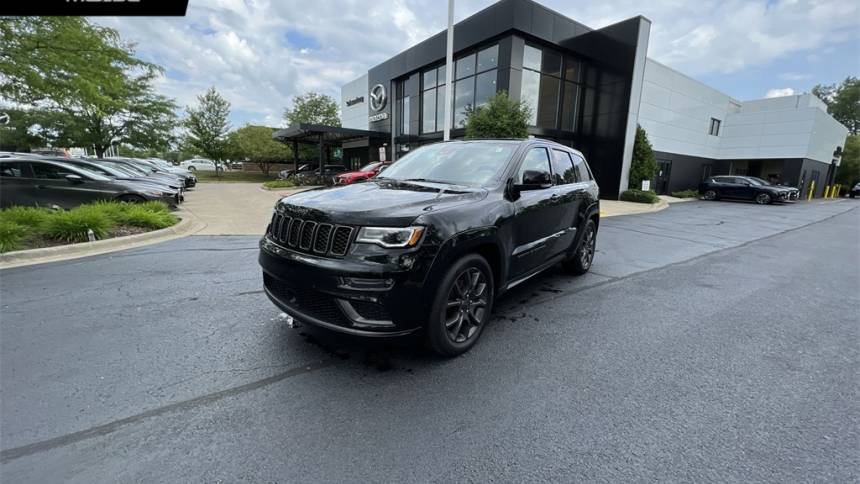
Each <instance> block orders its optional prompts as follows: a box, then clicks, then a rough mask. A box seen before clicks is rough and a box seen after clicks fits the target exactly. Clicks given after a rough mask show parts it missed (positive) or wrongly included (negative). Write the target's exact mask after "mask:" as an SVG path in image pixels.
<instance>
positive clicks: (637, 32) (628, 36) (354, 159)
mask: <svg viewBox="0 0 860 484" xmlns="http://www.w3.org/2000/svg"><path fill="white" fill-rule="evenodd" d="M650 27H651V22H650V21H649V20H648V19H646V18H644V17H641V16H640V17H634V18H631V19H628V20H625V21H622V22H619V23H617V24H614V25H610V26H608V27H604V28H602V29H592V28H590V27H587V26H585V25H583V24H581V23H578V22H576V21H575V20H572V19H570V18H567V17H565V16H563V15H561V14H559V13H557V12H554V11H552V10H550V9H548V8H546V7H544V6H542V5H540V4H538V3H535V2H533V1H530V0H502V1H500V2H498V3H495V4H493V5H492V6H490V7H488V8H486V9H484V10H482V11H480V12H478V13H476V14H474V15H472V16H471V17H469V18H467V19H465V20H462V21H461V22H459V23H457V24H456V25H455V27H454V46H453V50H454V63H453V70H454V72H452V80H453V96H452V97H453V129H452V132H451V136H452V138H458V137H462V136H463V135H464V134H465V130H464V127H463V126H464V124H463V123H464V120H465V113H466V108H467V107H469V106H478V105H481V104H482V103H484V102H486V100H487V99H488V98H489V97H490V96H492V95H493V94H495V93H496V92H498V91H507V92H508V93H509V95H510V96H511V97H512V98H514V99H517V100H521V101H523V102H525V103H526V104H528V105H529V106H530V107H531V108H532V116H531V119H530V125H531V126H530V128H529V131H530V133H531V134H532V135H534V136H536V137H541V138H548V139H552V140H555V141H557V142H559V143H562V144H564V145H567V146H572V147H574V148H576V149H578V150H580V151H582V152H583V153H584V154H585V156H586V158H587V159H588V161H589V164H590V165H591V167H592V170H593V171H594V173H595V177H596V178H597V180H598V182H599V183H600V187H601V192H602V196H603V197H604V198H616V197H617V196H618V194H619V193H620V192H621V191H623V190H624V189H625V188H626V187H627V185H628V173H629V169H630V163H631V159H632V153H633V140H634V137H635V133H636V125H637V124H639V125H641V126H642V127H643V128H644V129H645V130H646V131H647V133H648V137H649V139H650V141H651V144H652V146H653V148H654V151H655V153H656V156H657V161H658V164H659V170H658V173H657V175H656V178H655V180H653V184H652V187H653V188H655V189H656V190H657V191H658V193H668V192H672V191H676V190H683V189H687V188H695V187H696V186H697V185H698V183H699V181H700V180H702V179H703V178H705V177H708V176H711V175H718V174H738V175H751V176H758V177H760V178H764V179H770V180H772V181H778V182H780V183H784V184H789V185H794V186H802V187H803V190H804V192H805V191H806V190H807V189H808V188H809V186H810V182H811V181H815V182H816V183H815V187H816V189H815V191H816V194H815V196H820V195H821V193H822V191H823V188H824V186H826V185H829V184H830V183H832V180H833V176H834V175H835V170H836V168H837V166H838V164H839V157H840V154H841V152H842V147H843V146H844V142H845V137H846V135H847V129H846V128H845V127H844V126H842V125H841V124H839V123H838V122H837V121H836V120H834V119H833V118H832V117H830V116H829V115H828V114H827V112H826V108H825V105H824V104H823V103H822V102H821V101H820V100H818V99H817V98H816V97H814V96H812V95H808V94H803V95H798V96H788V97H779V98H773V99H760V100H754V101H739V100H737V99H734V98H732V97H731V96H729V95H728V94H724V93H722V92H720V91H718V90H716V89H713V88H711V87H708V86H707V85H705V84H703V83H701V82H698V81H696V80H695V79H692V78H690V77H688V76H685V75H684V74H682V73H680V72H678V71H675V70H673V69H671V68H669V67H667V66H664V65H662V64H660V63H658V62H656V61H653V60H651V59H649V58H648V57H647V51H648V40H649V32H650ZM445 51H446V33H445V32H444V31H443V32H440V33H439V34H437V35H435V36H433V37H431V38H429V39H427V40H425V41H423V42H421V43H419V44H417V45H415V46H413V47H411V48H409V49H407V50H406V51H404V52H401V53H400V54H397V55H396V56H394V57H392V58H391V59H389V60H387V61H385V62H383V63H382V64H379V65H377V66H375V67H372V68H370V70H369V71H368V72H367V74H365V75H363V76H361V77H359V78H358V79H355V80H354V81H352V82H349V83H348V84H346V85H344V86H343V87H342V90H341V110H342V124H343V128H342V129H340V130H329V131H325V130H324V128H325V127H316V128H315V127H314V126H297V127H291V128H289V129H287V130H284V132H283V133H281V136H280V137H281V139H283V140H284V141H287V142H289V141H290V140H293V141H296V140H304V141H307V140H312V139H318V140H319V141H322V142H323V143H326V142H327V140H329V141H328V142H331V143H337V144H339V145H340V146H342V148H343V157H344V161H345V162H346V163H348V164H349V165H351V166H353V167H354V166H358V165H361V164H363V163H365V162H368V161H374V160H379V159H380V158H381V157H385V159H394V160H396V159H397V158H398V157H401V156H403V155H404V154H405V153H408V152H409V151H410V150H413V149H415V148H417V147H419V146H421V145H423V144H427V143H434V142H437V141H440V140H441V139H442V130H443V126H444V114H443V113H444V111H445V109H444V103H445V100H446V97H445V93H446V89H445V77H446V76H445ZM804 195H805V193H804Z"/></svg>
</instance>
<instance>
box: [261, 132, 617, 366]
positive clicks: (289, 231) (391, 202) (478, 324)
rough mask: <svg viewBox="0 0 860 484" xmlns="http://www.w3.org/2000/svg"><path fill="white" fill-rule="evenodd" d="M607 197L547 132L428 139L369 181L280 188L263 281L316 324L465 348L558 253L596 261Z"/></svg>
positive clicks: (583, 268)
mask: <svg viewBox="0 0 860 484" xmlns="http://www.w3.org/2000/svg"><path fill="white" fill-rule="evenodd" d="M599 203H600V202H599V193H598V186H597V184H596V183H595V181H594V179H593V177H592V175H591V171H590V170H589V168H588V166H587V164H586V162H585V159H584V158H583V156H582V154H581V153H580V152H578V151H575V150H572V149H570V148H567V147H565V146H563V145H560V144H557V143H554V142H551V141H547V140H540V139H528V140H470V141H451V142H445V143H437V144H432V145H427V146H423V147H420V148H418V149H416V150H414V151H411V152H410V153H409V154H407V155H406V156H404V157H403V158H401V159H399V160H398V161H397V163H395V164H393V165H392V166H391V167H389V168H388V169H386V170H385V172H384V173H383V175H380V176H378V177H376V178H373V179H372V180H369V181H368V182H366V183H357V184H352V185H343V186H335V187H332V188H326V189H319V190H309V191H305V192H300V193H298V194H294V195H291V196H288V197H285V198H283V199H281V200H280V201H279V202H278V203H277V204H276V205H275V213H274V215H273V217H272V220H271V223H270V224H269V226H268V228H267V230H266V234H265V236H264V237H263V238H262V240H261V241H260V247H261V250H260V258H259V261H260V265H261V266H262V269H263V282H264V288H265V292H266V294H267V295H268V297H269V298H270V299H271V300H272V302H273V303H274V304H275V305H276V306H278V307H279V308H281V310H283V311H285V312H286V313H287V314H289V315H290V316H292V317H293V318H295V319H297V320H300V321H303V322H306V323H309V324H312V325H316V326H320V327H323V328H327V329H329V330H333V331H337V332H341V333H347V334H351V335H356V336H366V337H396V336H402V335H408V334H412V333H415V332H418V331H421V330H423V332H424V335H425V336H426V338H427V340H428V342H429V343H430V346H431V347H432V348H433V349H434V350H435V351H437V352H438V353H439V354H442V355H447V356H453V355H457V354H460V353H463V352H465V351H467V350H468V349H469V348H471V347H472V345H474V344H475V342H476V341H477V340H478V338H479V336H480V335H481V332H482V331H483V329H484V327H485V326H486V324H487V322H488V321H489V319H490V313H491V311H492V307H493V301H494V300H495V299H496V298H497V297H498V296H499V295H501V294H503V293H504V292H505V291H507V290H509V289H511V288H512V287H515V286H517V285H518V284H520V283H522V282H523V281H525V280H527V279H529V278H531V277H533V276H535V275H537V274H538V273H540V272H542V271H543V270H545V269H547V268H550V267H552V266H554V265H555V264H557V263H559V262H562V263H563V266H564V267H565V268H566V269H567V270H569V271H570V272H572V273H573V274H583V273H585V272H587V271H588V270H589V268H590V267H591V264H592V261H593V258H594V253H595V244H596V237H597V229H598V225H599V222H600V204H599Z"/></svg>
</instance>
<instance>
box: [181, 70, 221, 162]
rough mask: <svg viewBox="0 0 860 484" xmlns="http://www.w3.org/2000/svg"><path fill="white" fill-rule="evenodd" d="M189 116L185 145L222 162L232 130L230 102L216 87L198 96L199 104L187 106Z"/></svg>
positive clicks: (186, 123)
mask: <svg viewBox="0 0 860 484" xmlns="http://www.w3.org/2000/svg"><path fill="white" fill-rule="evenodd" d="M185 111H186V112H187V117H186V118H185V122H184V125H185V127H186V128H187V129H188V133H187V134H186V136H185V140H184V145H185V146H186V147H188V148H191V149H192V150H196V151H198V152H200V153H202V154H203V155H204V156H206V157H207V158H209V159H211V160H213V161H215V162H216V164H220V161H221V160H222V159H223V158H224V154H225V149H226V148H227V139H226V137H227V133H228V132H229V131H230V123H228V122H227V117H228V116H230V103H229V102H228V101H227V100H226V99H224V98H223V97H222V96H221V95H220V94H218V91H216V90H215V87H210V88H209V90H208V91H206V93H204V94H203V95H200V96H197V106H195V107H191V106H188V107H186V108H185Z"/></svg>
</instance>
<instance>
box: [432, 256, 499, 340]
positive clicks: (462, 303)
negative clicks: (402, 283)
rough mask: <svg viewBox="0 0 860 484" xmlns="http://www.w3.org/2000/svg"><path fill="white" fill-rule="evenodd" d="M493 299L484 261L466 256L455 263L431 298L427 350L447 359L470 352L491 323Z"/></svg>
mask: <svg viewBox="0 0 860 484" xmlns="http://www.w3.org/2000/svg"><path fill="white" fill-rule="evenodd" d="M476 275H477V277H476ZM469 281H471V282H469ZM494 295H495V288H494V287H493V271H492V269H491V268H490V265H489V264H487V261H486V260H485V259H484V258H483V257H481V256H480V255H478V254H469V255H467V256H464V257H463V258H461V259H459V260H458V261H457V262H455V263H454V264H453V265H452V266H451V267H450V268H449V269H448V271H447V272H446V273H445V276H444V277H443V278H442V281H441V282H440V283H439V287H438V288H437V289H436V295H435V297H434V298H433V307H432V308H431V310H430V317H429V318H428V320H427V327H426V331H427V342H428V344H429V346H430V348H431V349H432V350H433V351H435V352H436V353H438V354H440V355H442V356H446V357H453V356H457V355H460V354H463V353H465V352H466V351H469V349H470V348H472V346H474V345H475V343H476V342H477V341H478V338H479V337H480V336H481V333H482V332H483V330H484V326H486V325H487V323H488V322H489V321H490V313H491V312H492V310H493V296H494Z"/></svg>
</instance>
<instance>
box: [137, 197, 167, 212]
mask: <svg viewBox="0 0 860 484" xmlns="http://www.w3.org/2000/svg"><path fill="white" fill-rule="evenodd" d="M137 206H138V207H143V208H145V209H146V210H148V211H150V212H153V213H170V207H168V206H167V204H166V203H164V202H159V201H158V200H152V201H149V202H144V203H140V204H138V205H137Z"/></svg>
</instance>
